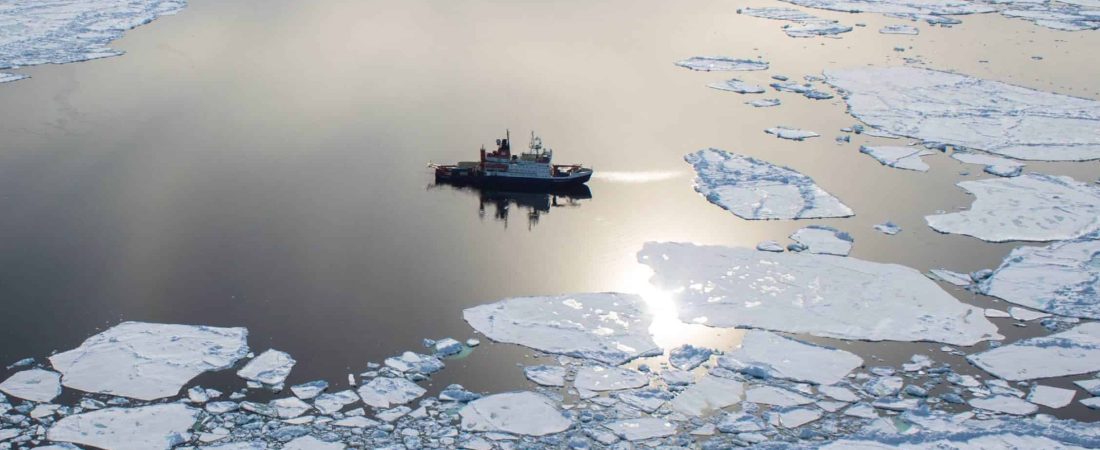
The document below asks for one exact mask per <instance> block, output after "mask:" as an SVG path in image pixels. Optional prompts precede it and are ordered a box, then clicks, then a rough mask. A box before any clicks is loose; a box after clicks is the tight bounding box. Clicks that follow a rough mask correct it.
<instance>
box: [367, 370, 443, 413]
mask: <svg viewBox="0 0 1100 450" xmlns="http://www.w3.org/2000/svg"><path fill="white" fill-rule="evenodd" d="M425 392H427V390H425V389H424V388H422V387H420V386H417V385H416V383H413V382H412V381H409V380H406V379H404V378H389V377H378V378H374V379H372V380H370V381H369V382H367V384H364V385H363V386H360V387H359V397H360V398H361V399H363V403H366V404H368V405H370V406H373V407H375V408H389V407H391V406H397V405H403V404H405V403H408V402H411V401H413V400H415V399H416V398H418V397H420V396H421V395H424V393H425Z"/></svg>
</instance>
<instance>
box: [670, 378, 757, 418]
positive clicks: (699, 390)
mask: <svg viewBox="0 0 1100 450" xmlns="http://www.w3.org/2000/svg"><path fill="white" fill-rule="evenodd" d="M743 392H744V386H743V385H742V383H741V382H740V381H737V380H731V379H729V378H722V377H717V376H714V375H707V376H705V377H703V378H702V379H700V380H699V381H698V382H697V383H695V384H693V385H691V386H690V387H688V388H687V389H685V390H684V391H683V392H680V394H679V395H677V396H676V398H674V399H672V401H671V402H669V406H670V407H671V408H672V410H673V411H676V412H678V413H681V414H685V415H689V416H702V415H703V414H707V413H709V412H711V411H717V410H719V409H722V408H725V407H727V406H730V405H734V404H737V403H738V402H740V401H741V397H742V393H743Z"/></svg>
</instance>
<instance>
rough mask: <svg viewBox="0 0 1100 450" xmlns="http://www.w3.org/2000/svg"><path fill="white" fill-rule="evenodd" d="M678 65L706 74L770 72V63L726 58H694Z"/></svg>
mask: <svg viewBox="0 0 1100 450" xmlns="http://www.w3.org/2000/svg"><path fill="white" fill-rule="evenodd" d="M676 65H677V66H680V67H683V68H686V69H691V70H701V71H705V72H712V71H742V70H768V63H767V62H765V61H760V60H755V59H736V58H729V57H725V56H693V57H691V58H688V59H685V60H683V61H679V62H677V63H676Z"/></svg>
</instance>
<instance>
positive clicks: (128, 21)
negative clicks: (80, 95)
mask: <svg viewBox="0 0 1100 450" xmlns="http://www.w3.org/2000/svg"><path fill="white" fill-rule="evenodd" d="M186 5H187V2H186V1H185V0H139V1H127V0H105V1H98V0H97V1H87V0H78V1H73V0H39V1H34V2H20V3H8V4H6V5H5V6H4V7H3V8H0V30H5V33H4V34H2V35H0V69H10V68H16V67H25V66H33V65H37V64H65V63H71V62H77V61H86V60H89V59H97V58H106V57H110V56H118V55H121V54H122V52H121V51H119V50H114V49H112V48H109V47H107V44H109V43H110V42H111V41H113V40H115V39H118V38H119V37H122V34H123V33H124V32H125V31H126V30H129V29H131V28H134V27H137V26H139V25H144V24H146V23H149V22H152V21H153V20H155V19H156V18H158V17H160V16H163V15H169V14H175V13H176V12H178V11H180V10H181V9H183V8H184V7H185V6H186ZM21 78H25V77H24V76H22V75H17V74H4V73H0V83H3V82H5V81H15V80H18V79H21Z"/></svg>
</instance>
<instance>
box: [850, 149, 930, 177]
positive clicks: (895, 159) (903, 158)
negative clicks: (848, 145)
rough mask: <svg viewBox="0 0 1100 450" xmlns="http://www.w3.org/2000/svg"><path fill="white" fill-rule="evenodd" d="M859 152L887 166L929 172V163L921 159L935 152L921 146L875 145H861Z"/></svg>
mask: <svg viewBox="0 0 1100 450" xmlns="http://www.w3.org/2000/svg"><path fill="white" fill-rule="evenodd" d="M859 152H860V153H863V154H865V155H867V156H870V157H872V158H875V161H878V162H879V163H881V164H882V165H884V166H886V167H893V168H895V169H904V170H915V171H917V172H927V171H928V164H927V163H925V162H924V161H921V157H922V156H928V155H931V154H933V153H934V152H932V151H931V150H927V149H924V148H921V147H899V146H875V147H869V146H866V145H861V146H860V147H859Z"/></svg>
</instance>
